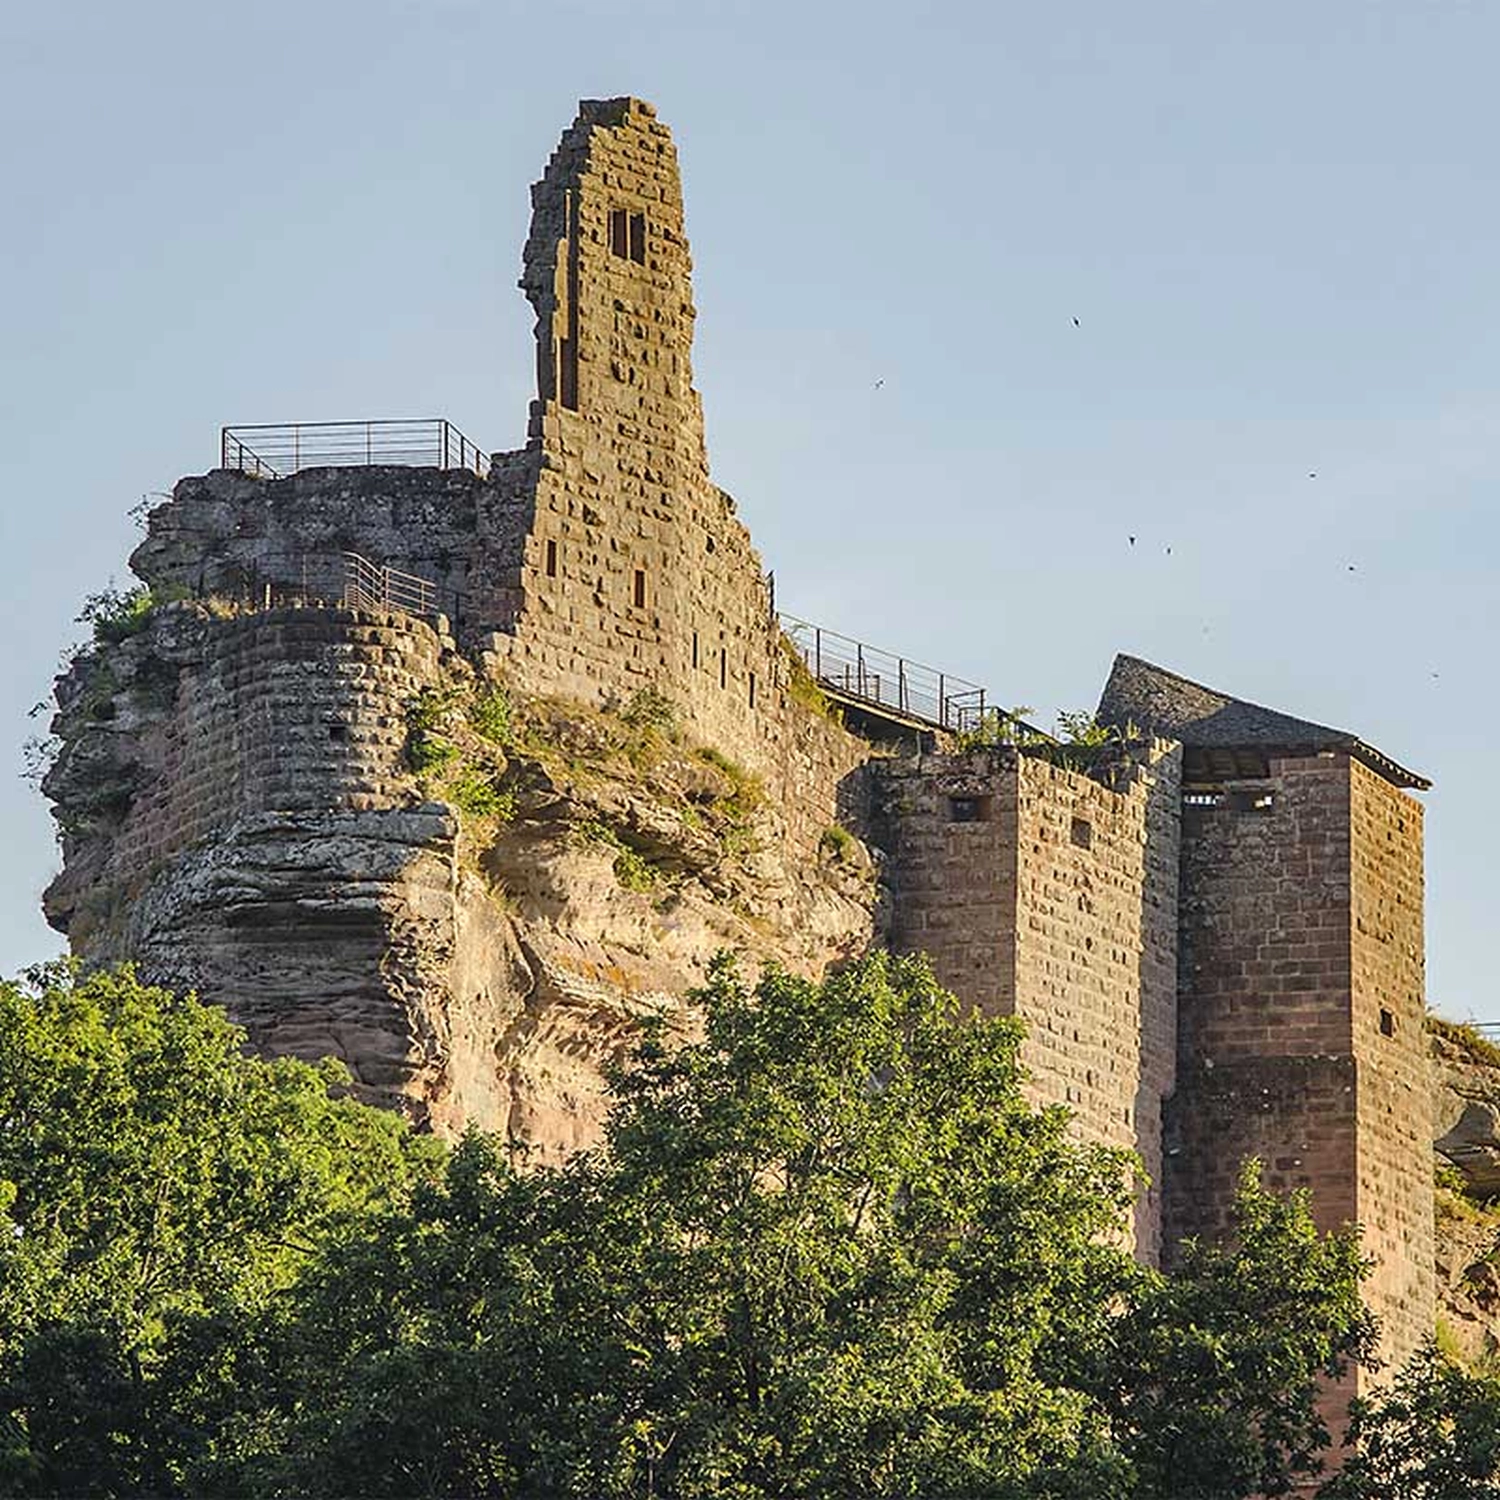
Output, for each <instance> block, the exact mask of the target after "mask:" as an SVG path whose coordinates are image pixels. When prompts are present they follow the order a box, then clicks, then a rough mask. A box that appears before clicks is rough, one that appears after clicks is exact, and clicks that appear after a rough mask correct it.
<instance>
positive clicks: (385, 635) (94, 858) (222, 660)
mask: <svg viewBox="0 0 1500 1500" xmlns="http://www.w3.org/2000/svg"><path fill="white" fill-rule="evenodd" d="M443 649H444V644H443V641H442V640H441V639H440V637H439V636H438V635H436V634H435V633H434V631H433V630H432V629H431V628H430V627H429V626H427V625H425V624H423V623H422V622H421V621H418V620H415V619H413V618H411V617H410V616H406V615H397V614H386V615H369V614H363V613H358V612H354V611H348V610H332V609H286V610H275V611H271V612H269V613H262V614H252V615H244V616H240V617H237V618H230V619H215V618H212V617H210V616H208V615H207V614H206V612H204V611H202V610H201V609H200V608H199V607H197V606H193V605H171V606H168V607H167V608H165V609H164V610H162V611H160V612H159V613H158V614H157V616H156V617H155V618H154V619H153V621H152V624H151V626H150V627H149V628H148V630H147V631H146V632H145V633H143V634H142V635H141V636H139V637H136V638H134V639H132V640H130V641H126V642H124V643H123V644H122V646H121V647H118V648H116V650H115V652H114V653H112V656H111V659H110V661H109V662H108V663H107V664H97V665H90V664H87V663H86V664H84V666H83V667H81V668H80V672H81V673H82V674H83V679H84V680H81V681H80V683H79V685H78V689H77V690H78V692H79V693H80V694H88V695H92V696H93V697H94V698H96V699H97V700H98V701H97V702H95V703H94V704H93V706H92V709H91V710H90V713H89V715H88V718H89V722H88V725H87V727H86V729H85V730H84V732H83V734H82V735H81V736H79V737H77V738H75V739H74V740H73V741H72V742H71V743H70V746H69V750H68V752H67V755H66V757H65V759H64V760H63V761H62V762H61V763H60V765H59V769H58V771H57V772H56V773H54V777H53V778H49V780H50V781H51V783H52V790H54V791H56V792H62V791H63V790H64V789H65V783H66V781H67V779H68V777H69V776H70V773H71V769H72V766H73V765H74V764H76V765H77V766H78V768H79V774H80V775H81V776H87V777H97V776H98V775H99V772H100V768H101V767H108V768H109V772H108V774H110V775H111V776H113V777H115V778H117V779H118V780H119V782H120V784H121V785H122V787H128V788H129V789H130V795H129V798H128V805H127V806H126V807H124V809H123V816H122V817H121V818H120V820H119V821H118V822H116V821H115V820H114V818H112V817H106V818H103V819H102V820H99V821H96V822H94V823H90V824H87V825H85V826H84V827H82V828H79V829H77V830H75V831H73V832H71V833H70V834H69V835H68V837H67V840H66V842H65V851H64V852H65V854H66V855H67V859H66V861H65V868H64V871H63V873H62V874H61V875H60V876H59V877H58V878H57V880H56V881H55V882H54V884H53V886H52V888H51V890H50V891H49V892H48V897H47V904H48V910H49V915H51V916H52V917H53V919H54V920H55V921H58V922H59V923H60V924H62V925H65V926H66V927H67V929H68V931H69V933H70V935H71V936H72V937H73V939H74V941H75V943H88V942H89V941H90V933H91V931H92V929H93V928H94V926H95V925H96V924H97V923H98V922H99V921H101V920H103V919H105V917H106V915H107V914H108V913H109V911H110V910H111V909H112V908H115V907H118V906H119V905H120V904H121V903H122V902H127V903H128V899H129V893H130V892H131V891H132V890H133V889H135V888H137V887H138V885H139V883H140V882H141V881H143V880H144V879H145V878H146V877H148V876H149V875H150V874H151V873H152V872H153V871H155V870H156V869H158V868H159V867H160V866H161V865H162V864H163V863H164V862H165V861H167V860H169V859H170V858H172V857H173V856H175V855H177V854H179V853H180V852H181V851H183V850H184V849H186V848H189V847H190V846H192V845H194V844H196V843H199V842H201V841H203V840H205V839H209V838H212V837H214V836H216V835H222V834H223V833H224V832H225V830H227V829H228V828H229V827H230V826H232V825H233V824H234V823H235V822H236V821H238V820H240V819H242V818H244V817H247V816H249V815H251V814H255V813H260V812H266V811H272V810H275V811H283V812H285V811H297V810H311V809H319V810H348V811H361V810H365V809H369V808H374V807H378V806H385V805H390V804H392V803H393V802H394V803H399V802H401V801H402V800H403V799H404V798H405V796H406V786H407V782H406V768H405V765H404V763H403V761H402V749H403V745H404V743H405V739H406V725H405V718H404V710H405V704H406V703H407V702H408V701H409V700H410V699H411V698H412V697H413V696H414V695H415V693H416V692H417V691H418V690H419V689H420V688H421V687H422V686H423V685H425V684H426V683H429V682H431V681H433V680H435V676H436V672H437V667H438V662H439V659H440V656H441V653H442V651H443ZM101 682H102V683H103V685H104V687H105V688H107V694H108V695H107V696H104V694H103V693H102V692H101ZM127 930H128V929H127V928H124V927H120V928H119V929H118V934H119V939H120V942H121V943H122V944H124V943H125V938H126V932H127ZM127 952H128V945H127V946H126V947H124V948H123V949H122V951H121V952H120V953H119V954H118V955H117V956H121V957H123V956H126V953H127ZM100 956H105V955H103V954H101V955H100Z"/></svg>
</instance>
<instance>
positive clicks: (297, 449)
mask: <svg viewBox="0 0 1500 1500" xmlns="http://www.w3.org/2000/svg"><path fill="white" fill-rule="evenodd" d="M301 467H302V424H301V423H300V422H294V423H293V424H292V473H293V474H295V473H296V472H297V470H298V469H300V468H301Z"/></svg>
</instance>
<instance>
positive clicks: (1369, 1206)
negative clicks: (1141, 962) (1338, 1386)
mask: <svg viewBox="0 0 1500 1500" xmlns="http://www.w3.org/2000/svg"><path fill="white" fill-rule="evenodd" d="M1100 717H1101V718H1102V719H1104V720H1106V721H1108V722H1111V723H1115V724H1120V725H1124V724H1126V723H1133V724H1135V725H1136V726H1138V727H1140V728H1145V729H1150V730H1151V731H1153V732H1155V733H1158V734H1163V735H1170V736H1172V737H1173V738H1175V739H1177V740H1180V741H1181V742H1182V745H1183V797H1182V804H1183V805H1182V824H1181V829H1182V831H1181V885H1180V891H1179V917H1178V933H1179V947H1178V1056H1177V1088H1176V1092H1175V1094H1174V1095H1173V1096H1172V1098H1171V1099H1170V1100H1169V1101H1168V1103H1167V1106H1166V1113H1165V1126H1166V1151H1165V1156H1164V1174H1163V1212H1164V1229H1165V1239H1166V1242H1167V1244H1168V1245H1172V1244H1175V1243H1177V1241H1178V1240H1180V1239H1181V1238H1183V1237H1184V1236H1187V1235H1202V1236H1209V1237H1212V1236H1213V1235H1215V1234H1217V1233H1219V1232H1221V1231H1222V1230H1223V1229H1224V1227H1225V1224H1226V1222H1227V1213H1228V1209H1229V1205H1230V1202H1231V1199H1232V1196H1233V1190H1234V1182H1235V1176H1236V1173H1237V1172H1238V1169H1239V1166H1240V1163H1241V1162H1242V1161H1243V1160H1244V1158H1245V1157H1247V1156H1252V1155H1253V1156H1258V1157H1259V1158H1260V1159H1261V1160H1262V1162H1263V1163H1264V1168H1265V1179H1266V1182H1267V1184H1268V1185H1269V1186H1271V1187H1273V1188H1275V1189H1277V1190H1278V1191H1286V1190H1288V1189H1292V1188H1299V1187H1305V1188H1309V1189H1311V1191H1312V1201H1313V1209H1314V1212H1315V1213H1316V1215H1317V1217H1318V1220H1319V1223H1320V1224H1321V1226H1322V1227H1323V1228H1325V1229H1334V1228H1337V1227H1340V1226H1342V1225H1344V1224H1349V1223H1358V1224H1359V1225H1360V1226H1361V1227H1362V1229H1363V1234H1364V1245H1365V1248H1366V1250H1367V1251H1368V1253H1369V1254H1370V1255H1371V1256H1372V1257H1373V1258H1374V1261H1375V1270H1374V1273H1373V1275H1372V1277H1371V1279H1370V1281H1369V1282H1368V1283H1367V1284H1366V1288H1365V1291H1366V1299H1367V1301H1368V1302H1369V1304H1370V1305H1371V1306H1372V1308H1373V1309H1374V1311H1375V1312H1376V1313H1377V1315H1378V1316H1379V1317H1380V1320H1381V1325H1382V1344H1381V1353H1382V1356H1383V1357H1384V1358H1385V1359H1386V1360H1388V1361H1391V1362H1393V1363H1399V1362H1400V1361H1402V1360H1404V1359H1405V1358H1406V1357H1407V1356H1408V1355H1410V1354H1411V1353H1412V1352H1413V1350H1414V1349H1415V1348H1416V1347H1417V1345H1418V1344H1419V1343H1420V1342H1421V1341H1422V1339H1423V1338H1425V1337H1427V1336H1429V1335H1430V1334H1431V1332H1432V1325H1433V1302H1434V1272H1433V1202H1432V1138H1433V1136H1432V1120H1431V1103H1430V1097H1429V1094H1430V1090H1429V1088H1428V1085H1427V1077H1426V1070H1427V1055H1426V1039H1425V1032H1424V1018H1425V993H1424V979H1423V933H1422V884H1423V882H1422V808H1421V805H1420V804H1419V803H1418V802H1417V801H1416V800H1415V799H1414V798H1413V797H1412V796H1411V795H1410V791H1411V790H1413V789H1422V788H1425V787H1426V786H1427V785H1428V784H1429V783H1428V782H1426V781H1425V780H1424V779H1423V778H1421V777H1420V776H1417V775H1415V774H1413V773H1412V772H1410V771H1407V770H1405V769H1404V768H1403V767H1401V766H1399V765H1397V764H1396V763H1395V762H1394V761H1392V760H1391V759H1389V757H1387V756H1385V755H1382V754H1381V753H1380V752H1379V751H1378V750H1376V749H1375V748H1374V747H1373V746H1370V745H1368V744H1366V743H1365V742H1364V741H1362V740H1360V739H1359V738H1358V737H1357V736H1355V735H1352V734H1349V733H1347V732H1345V731H1342V730H1336V729H1330V728H1328V727H1326V726H1324V725H1319V724H1313V723H1309V722H1307V721H1305V720H1301V719H1295V718H1292V717H1290V716H1288V715H1286V714H1281V713H1277V712H1275V711H1273V710H1270V709H1264V708H1260V707H1258V706H1257V705H1254V704H1249V703H1244V702H1240V701H1238V700H1236V699H1233V698H1229V697H1227V696H1226V695H1224V694H1222V693H1218V692H1215V691H1213V690H1212V689H1209V688H1205V687H1203V686H1201V685H1200V684H1198V683H1193V682H1189V681H1188V680H1187V679H1186V678H1182V677H1179V676H1177V675H1176V674H1175V673H1171V672H1167V671H1164V670H1163V669H1162V668H1159V667H1155V666H1152V665H1151V664H1150V663H1148V662H1143V661H1140V660H1138V659H1137V658H1134V657H1126V656H1122V657H1119V658H1118V659H1117V660H1116V663H1115V667H1114V671H1113V673H1112V675H1111V677H1110V680H1109V683H1108V685H1107V686H1106V688H1105V691H1104V696H1103V699H1102V700H1101V704H1100Z"/></svg>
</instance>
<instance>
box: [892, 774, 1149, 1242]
mask: <svg viewBox="0 0 1500 1500" xmlns="http://www.w3.org/2000/svg"><path fill="white" fill-rule="evenodd" d="M1148 762H1149V765H1148V766H1138V765H1121V766H1117V767H1115V768H1113V769H1112V771H1110V772H1109V773H1107V774H1108V775H1109V779H1110V781H1111V782H1112V784H1101V782H1100V781H1099V780H1095V779H1093V778H1092V777H1090V776H1088V775H1085V774H1083V773H1082V772H1080V771H1076V770H1068V769H1064V768H1062V767H1059V766H1055V765H1052V764H1050V763H1049V762H1048V761H1046V760H1044V759H1042V758H1040V757H1036V758H1033V757H1029V756H1025V755H1022V754H1020V753H1019V752H1017V751H1015V750H999V751H989V752H977V753H974V754H971V755H965V756H960V755H953V756H947V755H930V756H926V757H922V758H921V759H919V760H915V761H905V762H894V763H892V764H890V765H886V766H882V767H880V768H878V770H877V772H876V776H877V783H878V785H879V788H880V790H879V799H878V800H879V802H880V806H881V810H882V823H883V827H884V830H885V831H884V833H883V834H881V835H878V836H882V837H884V839H885V840H886V842H887V844H888V847H889V849H890V855H891V865H890V883H891V888H892V896H893V908H894V916H893V931H892V943H893V946H895V947H897V948H899V949H902V950H905V951H919V952H924V953H926V954H927V955H928V956H929V957H930V958H931V960H932V962H933V967H934V970H935V971H936V973H937V976H938V978H939V980H940V981H941V982H942V983H943V984H945V985H947V986H948V987H949V988H951V989H952V990H954V992H955V993H956V994H958V996H959V997H960V998H961V999H962V1000H963V1001H964V1002H965V1003H966V1004H968V1005H970V1006H973V1007H975V1008H977V1009H979V1010H981V1011H984V1012H985V1013H987V1014H991V1015H1015V1016H1019V1017H1020V1018H1021V1019H1022V1020H1024V1021H1025V1022H1026V1024H1027V1034H1026V1040H1025V1042H1024V1043H1023V1047H1022V1060H1023V1062H1024V1064H1025V1066H1026V1068H1027V1070H1028V1072H1029V1074H1030V1084H1029V1089H1030V1093H1031V1096H1032V1097H1033V1099H1034V1100H1035V1101H1036V1102H1037V1103H1040V1104H1052V1103H1058V1104H1065V1105H1067V1106H1068V1107H1069V1108H1070V1109H1071V1110H1072V1111H1073V1112H1074V1114H1075V1116H1076V1119H1077V1125H1078V1129H1079V1131H1080V1133H1081V1134H1082V1135H1084V1136H1085V1137H1086V1138H1087V1139H1090V1140H1095V1141H1101V1142H1104V1143H1107V1144H1110V1145H1115V1146H1120V1147H1123V1148H1125V1149H1128V1150H1135V1151H1139V1152H1140V1153H1141V1154H1142V1157H1143V1159H1144V1161H1145V1166H1146V1170H1147V1173H1148V1176H1149V1178H1150V1179H1151V1184H1152V1186H1151V1188H1150V1190H1149V1191H1148V1192H1147V1193H1146V1194H1145V1195H1144V1196H1143V1197H1142V1199H1141V1201H1140V1204H1139V1207H1138V1210H1137V1217H1136V1225H1135V1242H1136V1247H1137V1251H1138V1253H1139V1254H1140V1255H1141V1256H1142V1257H1143V1258H1145V1259H1148V1260H1154V1259H1155V1258H1156V1257H1157V1255H1158V1253H1159V1248H1160V1198H1159V1192H1158V1186H1157V1185H1158V1184H1159V1182H1160V1178H1161V1130H1160V1119H1161V1108H1162V1099H1163V1097H1164V1096H1165V1095H1166V1094H1167V1093H1169V1092H1170V1091H1171V1088H1172V1082H1173V1076H1174V1072H1175V1044H1174V1037H1175V1010H1176V980H1175V969H1174V965H1173V961H1172V959H1173V952H1174V936H1175V929H1176V921H1177V916H1176V894H1177V825H1176V802H1177V795H1178V756H1177V752H1176V750H1175V749H1174V748H1168V747H1166V746H1159V747H1155V748H1154V749H1153V750H1152V751H1151V752H1150V754H1149V756H1148Z"/></svg>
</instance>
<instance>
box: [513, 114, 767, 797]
mask: <svg viewBox="0 0 1500 1500" xmlns="http://www.w3.org/2000/svg"><path fill="white" fill-rule="evenodd" d="M533 204H534V217H533V221H532V230H531V237H530V239H529V240H528V242H527V246H526V253H525V273H524V276H523V278H522V286H523V287H524V288H525V290H526V292H527V295H528V296H529V297H530V299H531V301H532V304H533V306H534V307H535V308H536V312H537V343H538V377H539V398H538V401H537V403H536V405H535V407H534V409H533V416H532V433H533V437H534V439H535V440H536V441H537V442H538V443H539V445H540V449H541V455H542V458H541V467H540V473H539V476H538V480H537V493H536V504H535V525H534V528H533V530H532V533H531V535H530V537H529V539H528V542H527V545H526V556H525V567H524V573H523V595H524V597H523V604H522V609H521V613H520V618H519V621H518V624H517V627H516V630H515V635H514V641H513V643H510V646H509V649H510V650H511V652H512V655H513V661H514V668H515V671H516V673H517V675H518V677H519V680H521V681H523V682H525V683H526V684H528V685H533V686H535V687H536V688H537V689H539V690H543V691H548V692H557V693H562V694H565V695H568V696H573V697H577V698H581V699H583V700H584V701H587V702H600V701H607V700H608V699H610V698H611V697H626V698H628V697H629V696H630V695H631V694H632V693H634V692H635V691H638V690H639V689H642V688H647V687H651V688H655V689H656V690H657V691H659V692H662V693H663V694H664V695H665V696H667V697H669V698H671V699H672V700H673V701H674V702H675V703H677V704H679V705H681V706H682V708H683V709H684V710H685V711H686V715H687V718H688V721H689V722H690V723H691V724H692V725H693V727H694V730H695V732H696V733H697V734H698V736H699V737H700V738H701V739H703V740H704V741H706V742H707V743H710V744H713V745H717V746H719V747H720V748H721V749H722V750H723V751H724V752H725V753H726V754H729V755H731V756H733V757H735V758H737V759H739V760H741V761H743V762H744V763H745V764H747V765H750V766H752V767H754V768H756V769H763V768H764V767H765V766H766V765H767V764H769V763H770V762H771V761H772V760H773V759H774V758H775V757H774V753H773V752H772V751H771V748H770V747H771V744H772V742H773V740H774V738H775V735H776V721H777V719H778V718H779V717H780V715H781V710H782V704H781V702H780V697H779V694H778V692H777V686H778V679H779V678H780V677H781V675H782V674H783V671H784V663H783V660H782V658H781V655H780V652H779V649H778V635H777V631H776V629H775V623H774V620H773V618H772V604H771V599H770V593H769V590H768V587H767V585H766V582H765V580H764V578H763V576H762V567H761V563H760V559H759V557H758V556H757V555H756V553H755V551H754V548H753V547H752V546H751V544H750V537H749V533H748V532H747V531H746V529H745V527H744V526H743V525H742V524H741V523H740V521H739V520H738V519H737V517H736V516H735V513H734V504H733V502H732V501H731V500H730V499H729V497H728V496H727V495H725V494H724V493H723V492H722V491H721V490H720V489H718V487H717V486H715V485H714V484H713V483H712V481H711V480H710V479H709V475H708V461H707V455H706V450H705V447H704V440H703V411H702V403H701V401H700V400H699V397H698V394H697V392H696V391H694V389H693V386H692V365H691V353H692V334H693V320H694V317H695V315H696V314H695V309H694V306H693V302H692V286H691V280H690V272H691V264H692V263H691V259H690V256H689V253H688V245H687V239H686V235H685V233H684V230H683V212H682V189H681V182H680V179H679V176H678V170H677V160H676V152H675V148H674V147H673V145H672V141H671V137H670V134H669V133H668V131H667V129H666V127H665V126H664V125H662V124H661V123H660V122H658V121H657V120H656V119H655V116H654V111H653V110H652V109H651V107H650V106H649V105H646V104H642V103H641V102H639V101H637V100H628V99H624V100H609V101H600V102H585V104H584V105H583V106H582V109H581V112H580V115H579V118H578V120H577V121H576V122H575V124H574V125H573V127H572V128H571V129H570V130H569V131H568V132H567V133H566V134H565V135H564V137H563V140H562V143H561V144H560V146H559V147H558V149H557V151H556V153H555V154H554V156H553V158H552V161H551V163H550V164H549V166H548V169H547V172H546V175H545V176H544V178H543V179H542V181H541V182H540V183H538V184H537V186H536V188H535V189H534V190H533ZM496 645H497V649H505V648H506V645H507V643H506V642H504V641H498V642H497V643H496Z"/></svg>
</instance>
